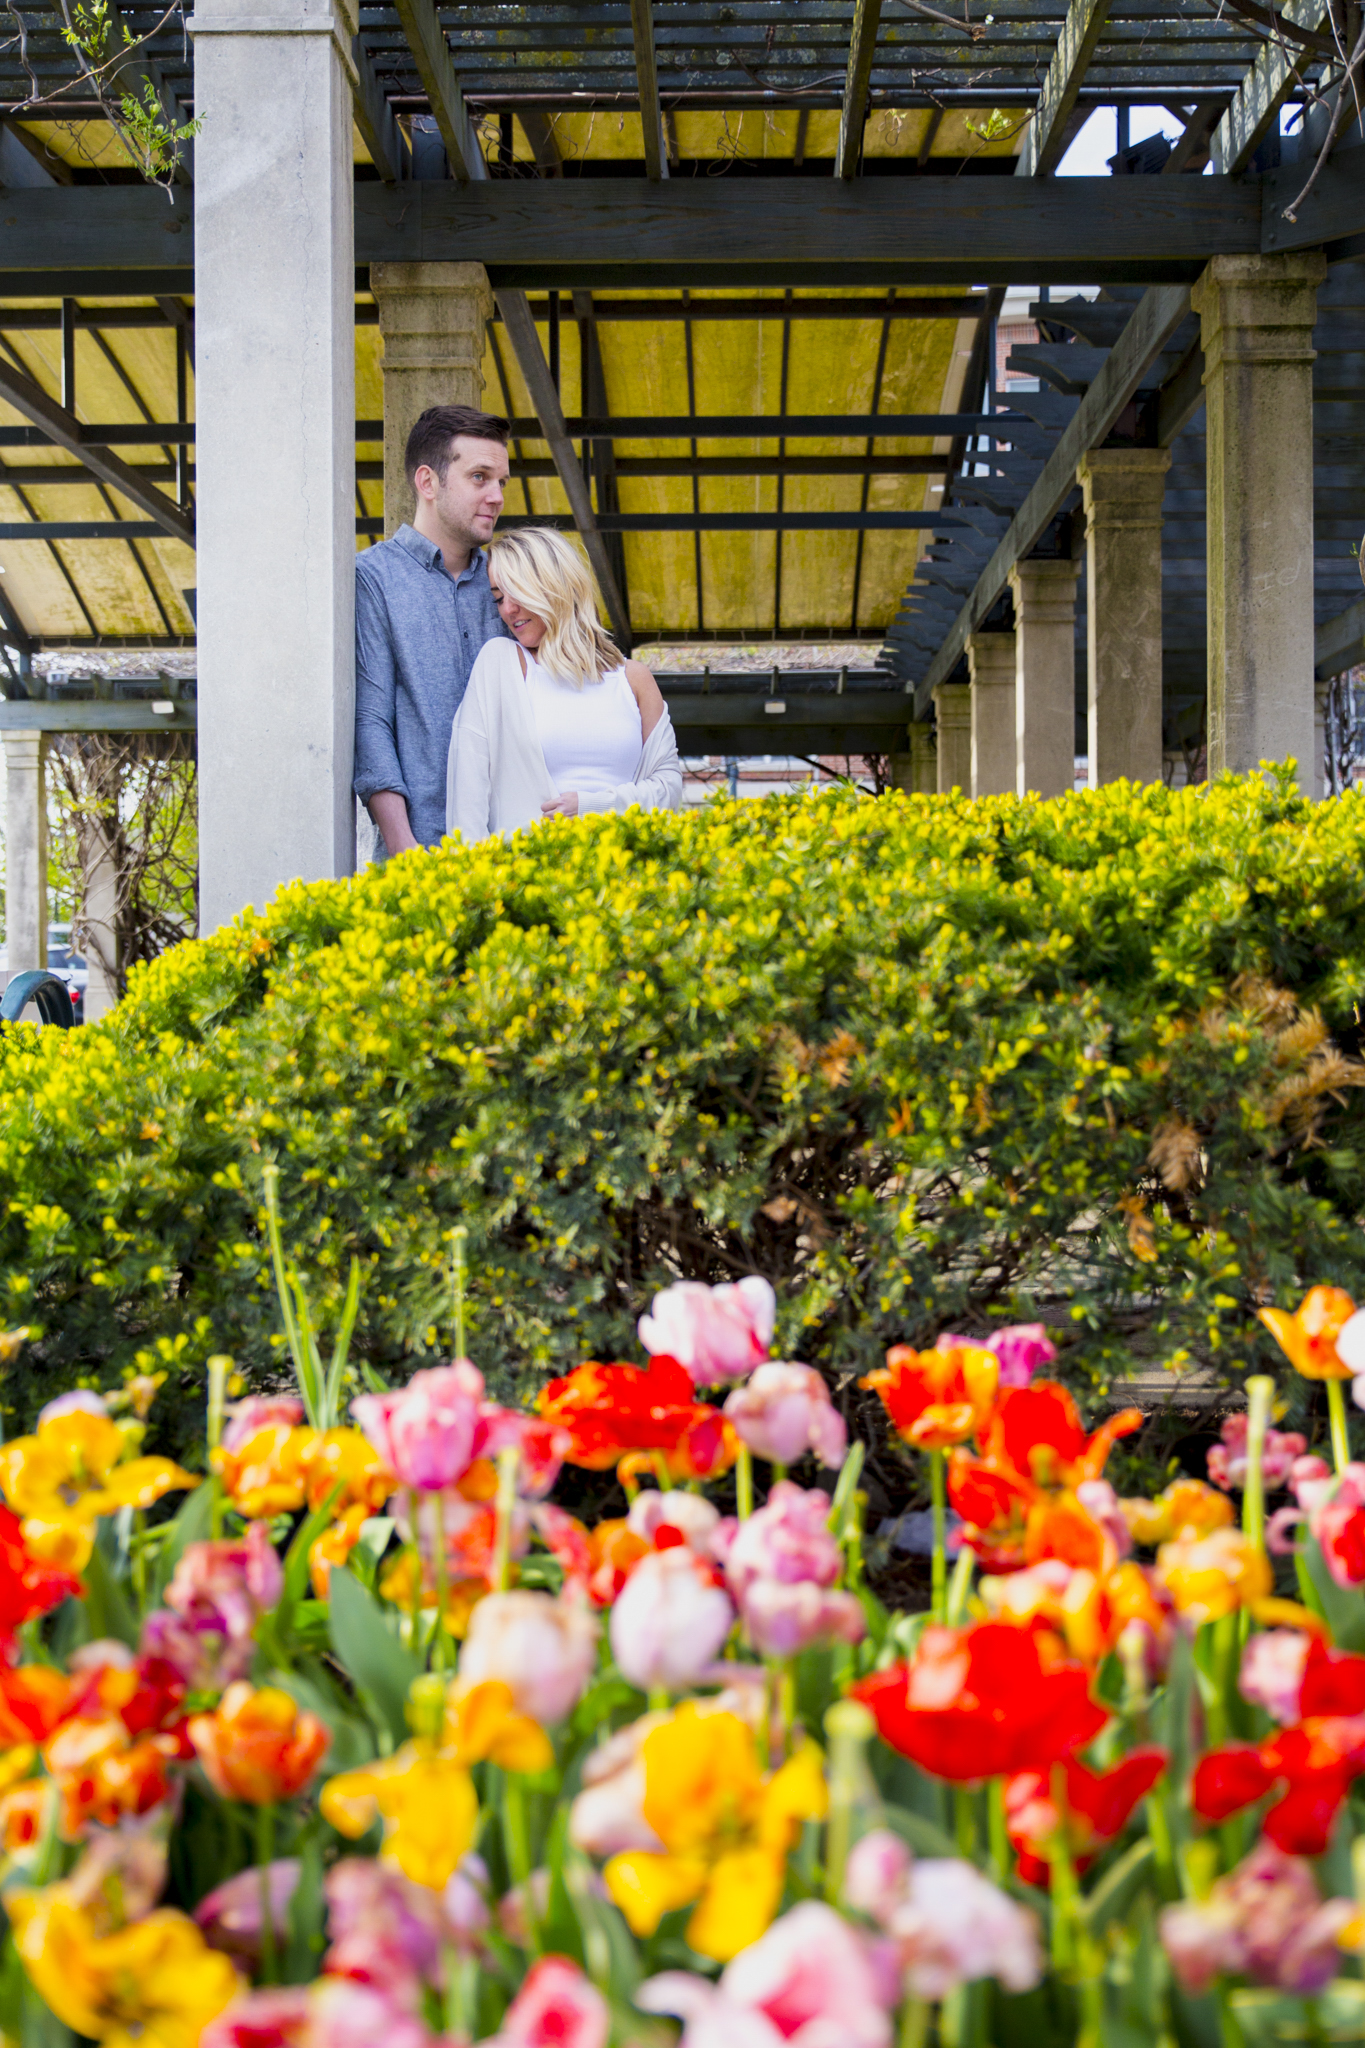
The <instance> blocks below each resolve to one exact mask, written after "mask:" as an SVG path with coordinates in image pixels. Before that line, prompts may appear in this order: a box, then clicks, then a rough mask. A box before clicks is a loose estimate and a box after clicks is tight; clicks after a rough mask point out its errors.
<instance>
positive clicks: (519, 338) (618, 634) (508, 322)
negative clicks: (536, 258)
mask: <svg viewBox="0 0 1365 2048" xmlns="http://www.w3.org/2000/svg"><path fill="white" fill-rule="evenodd" d="M544 189H548V188H544ZM497 301H498V310H499V311H500V313H501V314H502V324H503V327H504V328H505V329H506V332H507V338H508V340H509V341H510V342H511V344H512V347H513V349H514V351H515V353H516V358H517V362H518V364H519V366H520V369H521V374H522V376H523V378H524V379H525V381H526V388H527V390H528V392H529V393H530V395H531V403H532V405H533V406H534V407H535V409H536V418H537V422H538V428H537V431H538V433H539V437H540V439H541V440H543V441H545V442H546V443H547V445H548V447H549V450H550V455H551V458H552V460H553V462H554V465H555V468H556V469H557V470H558V472H559V481H560V483H561V484H562V486H563V488H564V495H565V497H566V498H567V499H568V501H569V508H570V510H571V511H572V513H573V516H574V524H575V526H576V527H577V529H578V532H579V536H580V538H581V539H582V542H583V546H584V548H585V549H586V550H587V556H588V561H589V562H590V563H591V565H592V572H593V574H594V576H596V578H597V587H598V589H599V590H600V591H601V593H602V602H603V604H604V605H605V606H606V608H607V617H608V619H609V620H610V622H611V629H612V634H613V636H614V638H615V640H616V644H617V646H618V647H619V648H620V649H621V652H622V653H623V654H629V652H630V649H631V632H630V615H629V613H628V612H627V610H626V605H625V600H624V598H623V597H622V595H621V592H620V589H619V588H618V586H617V582H616V578H615V577H614V576H613V574H612V569H611V562H610V559H609V558H608V555H607V548H606V543H605V541H604V540H603V538H602V535H601V533H600V532H599V531H598V527H597V520H596V518H595V516H594V514H593V509H592V498H591V496H590V494H589V491H588V485H587V479H586V478H585V477H584V475H583V471H582V469H581V468H580V466H579V461H578V457H577V455H576V454H575V453H574V448H573V443H572V441H570V439H569V434H568V429H567V427H566V426H565V424H564V414H563V411H562V410H561V408H560V403H559V393H558V392H557V391H556V390H555V387H554V380H553V378H552V377H551V375H550V365H549V364H548V363H547V362H546V360H545V351H544V350H543V349H542V348H541V345H540V336H539V335H538V334H537V333H536V323H535V321H534V320H533V319H532V318H531V308H530V306H529V305H528V303H527V299H526V294H525V292H519V291H506V290H504V291H500V292H498V294H497ZM516 438H517V437H516V432H515V429H514V430H513V439H516Z"/></svg>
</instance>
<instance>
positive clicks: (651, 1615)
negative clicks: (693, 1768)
mask: <svg viewBox="0 0 1365 2048" xmlns="http://www.w3.org/2000/svg"><path fill="white" fill-rule="evenodd" d="M734 1618H735V1610H734V1608H733V1607H732V1606H731V1605H730V1598H729V1595H728V1594H727V1593H726V1591H725V1589H724V1587H723V1586H720V1585H717V1583H716V1575H715V1572H714V1569H713V1568H712V1567H711V1566H710V1565H709V1564H705V1563H703V1561H702V1560H701V1559H700V1558H698V1557H696V1556H694V1555H693V1553H692V1551H690V1550H689V1549H687V1548H686V1547H684V1546H680V1547H678V1548H677V1549H674V1550H656V1551H653V1552H651V1554H650V1555H649V1556H648V1557H642V1558H641V1560H640V1562H639V1564H637V1565H636V1567H635V1569H634V1571H633V1572H632V1573H631V1575H630V1577H629V1578H628V1579H627V1581H626V1583H625V1586H624V1587H623V1589H622V1591H621V1593H620V1596H619V1597H618V1599H617V1602H616V1605H615V1606H614V1607H613V1608H612V1610H611V1624H610V1636H611V1651H612V1655H613V1657H615V1659H616V1664H617V1668H618V1669H619V1670H620V1671H621V1673H622V1674H623V1676H625V1677H626V1678H628V1679H629V1680H630V1682H631V1684H632V1685H638V1686H639V1688H640V1690H641V1692H652V1691H653V1690H654V1688H655V1687H656V1686H663V1687H664V1688H665V1689H666V1690H667V1691H669V1692H681V1691H683V1689H684V1688H685V1687H687V1686H691V1685H695V1684H696V1683H697V1681H698V1679H699V1678H700V1677H701V1674H702V1672H703V1671H704V1670H705V1669H706V1666H707V1665H708V1664H709V1663H710V1662H711V1660H712V1658H713V1657H714V1656H715V1655H716V1654H717V1652H718V1651H719V1649H720V1646H721V1644H722V1643H723V1642H724V1641H725V1638H726V1637H727V1636H728V1635H729V1633H730V1629H731V1626H732V1624H733V1622H734Z"/></svg>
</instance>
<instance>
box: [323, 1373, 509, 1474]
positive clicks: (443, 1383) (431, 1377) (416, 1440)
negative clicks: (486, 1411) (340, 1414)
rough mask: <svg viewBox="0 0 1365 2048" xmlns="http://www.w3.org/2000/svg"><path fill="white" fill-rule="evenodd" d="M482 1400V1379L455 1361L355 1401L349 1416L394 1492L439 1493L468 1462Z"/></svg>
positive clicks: (473, 1445)
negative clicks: (390, 1476)
mask: <svg viewBox="0 0 1365 2048" xmlns="http://www.w3.org/2000/svg"><path fill="white" fill-rule="evenodd" d="M482 1400H483V1374H482V1373H481V1372H479V1370H478V1369H477V1367H475V1366H473V1365H471V1364H470V1362H469V1360H468V1359H467V1358H457V1359H456V1360H455V1361H454V1363H453V1364H452V1365H440V1366H434V1367H432V1368H431V1369H430V1370H429V1371H426V1372H417V1373H414V1374H413V1376H412V1378H411V1379H410V1380H409V1381H408V1383H407V1385H406V1386H405V1387H399V1388H398V1389H397V1390H396V1391H394V1392H392V1393H387V1394H361V1395H359V1396H358V1397H357V1398H356V1399H355V1400H354V1401H352V1403H351V1413H352V1415H354V1417H355V1419H356V1421H357V1422H358V1423H359V1424H360V1427H361V1428H362V1429H363V1430H364V1432H365V1434H366V1436H367V1437H368V1438H369V1440H370V1442H371V1444H372V1445H373V1446H374V1448H375V1450H376V1451H377V1452H378V1453H379V1455H380V1457H381V1458H382V1459H383V1461H384V1464H385V1465H386V1466H387V1467H388V1469H389V1471H390V1472H392V1473H393V1475H394V1477H395V1478H396V1479H397V1481H398V1483H399V1485H400V1486H407V1487H411V1488H412V1489H413V1490H414V1491H416V1492H419V1493H439V1492H440V1491H441V1490H442V1488H443V1487H447V1486H453V1485H454V1484H455V1482H456V1481H457V1480H458V1479H460V1478H461V1477H462V1476H463V1474H464V1473H465V1472H467V1471H468V1470H469V1467H470V1466H471V1465H472V1464H473V1462H474V1456H475V1440H476V1436H477V1433H478V1427H479V1419H480V1416H479V1410H480V1404H481V1402H482Z"/></svg>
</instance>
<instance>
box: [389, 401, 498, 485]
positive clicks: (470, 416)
mask: <svg viewBox="0 0 1365 2048" xmlns="http://www.w3.org/2000/svg"><path fill="white" fill-rule="evenodd" d="M509 428H510V422H509V421H507V420H504V419H500V418H499V417H498V415H497V414H496V413H493V412H477V411H476V410H475V408H474V407H473V406H472V405H429V406H428V407H427V409H426V411H425V412H424V413H422V414H421V416H420V417H419V419H418V420H417V423H416V425H415V426H414V427H413V430H412V432H411V433H410V434H409V435H408V445H407V449H406V451H405V453H404V456H403V467H404V468H405V469H406V471H407V473H408V482H409V483H410V484H412V485H413V487H414V488H416V480H417V472H418V470H419V469H421V467H422V465H423V464H424V463H425V464H426V466H427V468H428V469H434V470H435V472H436V477H437V481H438V482H439V483H444V482H445V478H446V471H447V470H448V469H449V467H450V461H451V456H452V454H453V452H454V451H453V450H452V448H451V445H450V444H451V442H452V441H453V440H454V439H455V436H456V435H457V434H465V435H467V436H468V437H469V439H470V440H472V441H500V442H501V443H502V445H503V447H504V448H505V447H506V446H507V435H508V432H509Z"/></svg>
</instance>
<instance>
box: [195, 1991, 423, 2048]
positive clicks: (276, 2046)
mask: <svg viewBox="0 0 1365 2048" xmlns="http://www.w3.org/2000/svg"><path fill="white" fill-rule="evenodd" d="M309 1989H310V1987H309V1986H308V1985H307V1984H285V1985H280V1986H278V1987H275V1986H272V1987H271V1988H270V1989H268V1990H265V1991H244V1992H243V1993H242V1994H241V1996H240V1997H238V1998H234V1999H233V2001H232V2003H231V2005H229V2006H228V2007H227V2008H226V2010H225V2011H223V2012H220V2013H219V2015H218V2017H217V2019H216V2020H210V2021H209V2023H208V2025H207V2026H206V2027H205V2028H204V2030H203V2032H202V2033H201V2034H200V2036H199V2048H304V2044H305V2041H306V2038H307V2031H308V2014H309ZM386 2048H387V2044H386Z"/></svg>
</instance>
